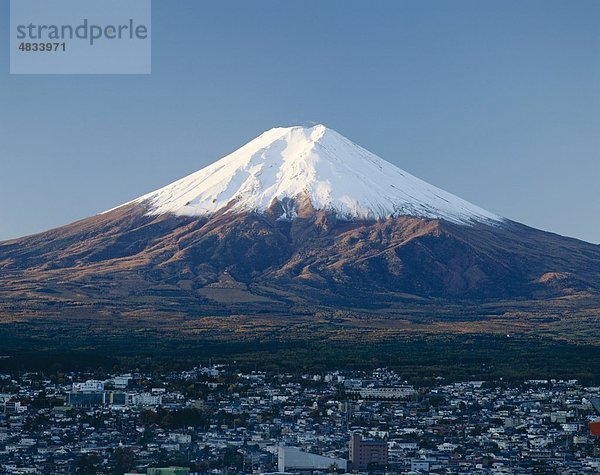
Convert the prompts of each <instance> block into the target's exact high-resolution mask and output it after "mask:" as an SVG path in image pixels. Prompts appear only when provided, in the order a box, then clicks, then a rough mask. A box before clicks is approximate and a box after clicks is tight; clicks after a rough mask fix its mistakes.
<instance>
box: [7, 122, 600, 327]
mask: <svg viewBox="0 0 600 475" xmlns="http://www.w3.org/2000/svg"><path fill="white" fill-rule="evenodd" d="M599 294H600V246H598V245H594V244H590V243H586V242H583V241H579V240H576V239H571V238H567V237H563V236H559V235H556V234H553V233H548V232H544V231H540V230H537V229H533V228H530V227H528V226H525V225H523V224H519V223H516V222H513V221H511V220H508V219H506V218H503V217H500V216H497V215H495V214H494V213H491V212H488V211H486V210H484V209H482V208H480V207H478V206H476V205H474V204H471V203H469V202H467V201H465V200H463V199H461V198H459V197H457V196H454V195H452V194H450V193H448V192H446V191H443V190H441V189H439V188H437V187H435V186H433V185H430V184H428V183H426V182H424V181H422V180H420V179H418V178H416V177H414V176H413V175H411V174H409V173H407V172H405V171H404V170H401V169H400V168H398V167H396V166H394V165H392V164H391V163H389V162H386V161H385V160H383V159H381V158H379V157H377V156H376V155H374V154H372V153H370V152H368V151H367V150H365V149H364V148H362V147H360V146H358V145H356V144H355V143H353V142H351V141H350V140H348V139H347V138H345V137H343V136H342V135H340V134H339V133H337V132H335V131H333V130H331V129H328V128H326V127H324V126H322V125H317V126H314V127H289V128H274V129H271V130H269V131H267V132H265V133H263V134H262V135H260V136H259V137H257V138H256V139H254V140H252V141H251V142H249V143H248V144H246V145H244V146H243V147H241V148H239V149H238V150H236V151H235V152H233V153H231V154H230V155H227V156H226V157H224V158H222V159H220V160H218V161H216V162H214V163H213V164H212V165H209V166H208V167H206V168H203V169H202V170H200V171H198V172H196V173H193V174H192V175H189V176H187V177H185V178H182V179H180V180H178V181H176V182H174V183H172V184H170V185H167V186H165V187H163V188H161V189H159V190H156V191H154V192H151V193H148V194H145V195H143V196H141V197H139V198H137V199H134V200H132V201H130V202H128V203H125V204H123V205H121V206H118V207H116V208H113V209H111V210H109V211H106V212H104V213H101V214H98V215H96V216H92V217H89V218H87V219H83V220H81V221H78V222H76V223H73V224H69V225H66V226H63V227H60V228H57V229H53V230H50V231H46V232H43V233H40V234H36V235H33V236H27V237H23V238H20V239H15V240H12V241H6V242H2V243H0V320H2V319H7V318H8V319H19V318H33V317H39V316H49V315H58V316H65V315H70V316H73V317H81V316H82V315H92V314H93V315H98V316H100V317H106V316H107V315H109V316H119V315H120V316H123V315H135V316H137V317H144V318H156V316H157V315H163V316H172V315H185V316H186V317H196V316H199V315H215V314H219V315H221V314H232V313H236V314H239V313H263V314H264V313H273V312H275V313H285V314H294V313H295V312H309V313H310V312H313V311H316V309H337V308H354V309H357V308H377V309H379V310H378V311H381V312H384V313H385V312H387V311H388V310H389V311H391V310H394V309H398V308H400V307H402V306H403V305H409V304H410V306H411V308H414V309H416V310H415V312H417V313H419V312H423V311H426V312H428V314H429V315H438V314H439V315H442V314H444V312H445V310H444V305H445V304H444V302H446V303H452V304H457V303H461V302H462V303H465V302H467V303H469V305H470V304H474V305H475V304H476V305H484V304H486V303H489V302H500V301H502V302H507V301H508V302H511V305H513V306H514V305H516V306H517V307H518V306H519V305H520V304H519V302H529V303H530V302H546V303H545V304H544V305H546V304H547V302H548V301H559V300H560V301H561V302H564V301H567V300H568V301H569V302H571V303H572V305H574V306H575V307H577V305H578V303H577V302H582V301H584V300H585V301H586V302H587V301H590V299H591V300H592V301H594V302H596V301H597V299H598V296H599ZM557 299H558V300H557ZM561 299H562V300H561ZM565 299H567V300H565ZM529 303H528V304H527V305H529ZM100 317H99V318H100Z"/></svg>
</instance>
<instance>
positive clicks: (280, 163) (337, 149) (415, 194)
mask: <svg viewBox="0 0 600 475" xmlns="http://www.w3.org/2000/svg"><path fill="white" fill-rule="evenodd" d="M306 199H307V200H308V202H309V203H310V205H311V206H312V207H313V208H314V209H315V210H330V211H335V213H336V215H337V217H338V219H345V220H353V219H363V220H364V219H367V220H369V219H371V220H372V219H378V218H379V219H386V218H389V217H398V216H414V217H420V218H439V219H444V220H447V221H450V222H453V223H460V224H472V223H474V222H485V223H498V222H501V221H502V220H503V219H502V218H501V217H499V216H496V215H495V214H493V213H490V212H488V211H486V210H484V209H482V208H479V207H478V206H475V205H473V204H471V203H469V202H467V201H465V200H463V199H461V198H459V197H457V196H455V195H453V194H451V193H448V192H446V191H444V190H441V189H439V188H437V187H435V186H433V185H430V184H429V183H426V182H424V181H423V180H420V179H419V178H416V177H415V176H413V175H411V174H409V173H407V172H405V171H404V170H402V169H400V168H398V167H396V166H394V165H392V164H391V163H389V162H387V161H385V160H383V159H381V158H379V157H378V156H377V155H374V154H372V153H371V152H369V151H368V150H365V149H364V148H362V147H360V146H359V145H356V144H355V143H353V142H351V141H350V140H348V139H347V138H346V137H343V136H342V135H340V134H339V133H337V132H336V131H334V130H332V129H328V128H327V127H325V126H323V125H316V126H314V127H287V128H281V127H280V128H274V129H271V130H268V131H266V132H264V133H263V134H262V135H260V136H259V137H257V138H255V139H254V140H252V141H251V142H249V143H248V144H246V145H244V146H243V147H241V148H239V149H238V150H236V151H235V152H233V153H231V154H229V155H227V156H226V157H224V158H222V159H220V160H218V161H216V162H214V163H213V164H211V165H209V166H207V167H206V168H203V169H202V170H200V171H198V172H196V173H193V174H191V175H189V176H187V177H185V178H182V179H180V180H178V181H176V182H174V183H172V184H170V185H167V186H165V187H164V188H161V189H159V190H157V191H153V192H152V193H148V194H146V195H144V196H141V197H140V198H138V199H136V200H134V201H133V202H135V203H144V204H146V205H147V206H148V207H149V211H148V213H149V214H151V215H161V214H165V213H173V214H175V215H178V216H206V215H210V214H212V213H215V212H217V211H220V210H223V209H224V208H227V209H228V210H229V211H231V212H236V211H237V212H240V211H251V210H253V211H263V212H264V211H266V210H267V209H269V208H271V207H272V206H273V205H274V203H279V204H280V206H281V215H280V216H279V218H280V219H293V218H294V217H295V216H296V215H297V213H298V207H299V206H300V203H302V202H303V201H305V200H306ZM127 204H130V203H127Z"/></svg>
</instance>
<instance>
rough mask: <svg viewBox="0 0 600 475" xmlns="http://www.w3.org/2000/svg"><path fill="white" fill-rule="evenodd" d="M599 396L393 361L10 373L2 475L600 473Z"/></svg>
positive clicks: (1, 416) (0, 420)
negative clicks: (312, 369) (419, 373)
mask: <svg viewBox="0 0 600 475" xmlns="http://www.w3.org/2000/svg"><path fill="white" fill-rule="evenodd" d="M599 396H600V388H598V387H583V386H582V385H580V384H579V383H578V382H577V381H562V380H561V381H555V380H551V381H546V380H536V381H526V382H523V384H519V385H511V384H506V383H504V382H502V381H496V382H484V381H470V382H462V383H451V384H448V383H445V382H444V381H443V379H442V378H439V379H438V382H437V384H435V385H433V386H431V387H427V388H416V387H413V386H411V385H409V384H408V383H407V382H406V381H404V380H403V379H402V378H401V377H399V376H398V375H397V374H396V373H394V372H393V371H390V370H387V369H378V370H375V371H373V372H369V373H365V372H339V371H330V372H326V373H322V374H293V373H264V372H257V371H254V372H243V371H239V370H237V369H236V368H234V367H224V366H219V367H214V366H209V367H199V368H194V369H192V370H190V371H181V372H169V373H163V374H157V373H140V372H133V373H130V374H113V375H110V374H102V375H99V374H80V373H72V374H68V373H56V374H51V375H47V374H42V373H23V374H5V375H0V473H6V474H28V473H31V474H60V473H65V474H75V473H160V472H158V471H157V470H158V469H159V468H160V467H169V466H173V467H179V468H177V469H173V470H183V472H181V471H180V472H177V473H188V472H189V473H272V472H286V473H290V472H330V473H331V472H338V473H343V472H360V473H367V472H371V473H384V472H385V473H414V474H417V473H465V474H466V473H480V474H495V473H517V474H518V473H523V474H525V473H562V474H571V473H572V474H585V473H599V472H600V441H599V439H600V438H599V437H595V436H593V435H592V434H591V433H590V431H589V429H588V422H589V420H590V419H591V417H592V416H593V414H594V409H593V406H592V404H591V402H590V401H591V400H593V399H594V398H597V397H599ZM163 473H171V472H163ZM173 473H175V472H173Z"/></svg>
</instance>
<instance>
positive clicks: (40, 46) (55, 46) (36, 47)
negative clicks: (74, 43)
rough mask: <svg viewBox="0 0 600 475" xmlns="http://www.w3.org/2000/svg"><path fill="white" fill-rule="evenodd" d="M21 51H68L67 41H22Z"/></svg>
mask: <svg viewBox="0 0 600 475" xmlns="http://www.w3.org/2000/svg"><path fill="white" fill-rule="evenodd" d="M19 50H20V51H66V45H65V43H21V44H20V45H19Z"/></svg>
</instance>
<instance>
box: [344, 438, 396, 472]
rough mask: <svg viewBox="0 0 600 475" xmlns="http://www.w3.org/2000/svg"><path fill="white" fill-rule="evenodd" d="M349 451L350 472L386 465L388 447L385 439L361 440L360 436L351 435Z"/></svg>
mask: <svg viewBox="0 0 600 475" xmlns="http://www.w3.org/2000/svg"><path fill="white" fill-rule="evenodd" d="M349 450H350V451H349V458H350V463H351V468H352V470H366V469H367V468H371V467H385V466H386V465H387V459H388V445H387V440H385V439H383V440H380V439H363V438H362V436H361V435H360V434H352V437H351V438H350V444H349Z"/></svg>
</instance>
